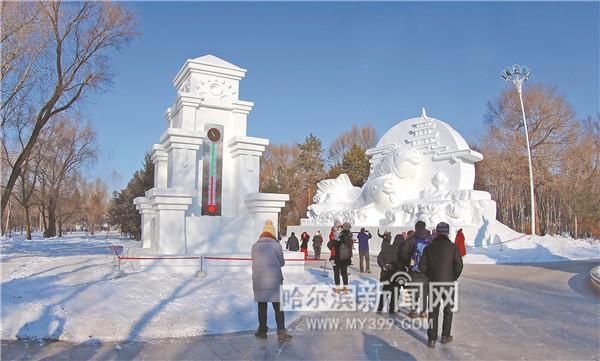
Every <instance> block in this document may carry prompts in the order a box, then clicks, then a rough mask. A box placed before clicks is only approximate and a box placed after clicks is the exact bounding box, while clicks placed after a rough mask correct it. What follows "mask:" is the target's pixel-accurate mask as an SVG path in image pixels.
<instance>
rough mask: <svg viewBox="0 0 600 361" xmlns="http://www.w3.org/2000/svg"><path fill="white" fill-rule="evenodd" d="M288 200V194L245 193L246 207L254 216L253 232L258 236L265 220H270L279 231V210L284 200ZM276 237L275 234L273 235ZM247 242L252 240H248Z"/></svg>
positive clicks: (283, 204) (283, 205)
mask: <svg viewBox="0 0 600 361" xmlns="http://www.w3.org/2000/svg"><path fill="white" fill-rule="evenodd" d="M289 200H290V196H289V195H288V194H276V193H250V194H247V195H246V202H245V203H246V207H248V211H249V212H250V215H251V216H252V217H253V218H254V233H253V234H255V235H256V237H258V236H259V235H260V233H261V231H262V228H263V226H264V224H265V221H266V220H268V219H269V220H271V221H272V222H273V225H274V226H275V229H276V230H277V232H279V212H281V208H283V207H285V202H286V201H289ZM274 236H275V237H277V235H276V234H275V235H274ZM248 242H253V240H252V239H251V240H249V241H248Z"/></svg>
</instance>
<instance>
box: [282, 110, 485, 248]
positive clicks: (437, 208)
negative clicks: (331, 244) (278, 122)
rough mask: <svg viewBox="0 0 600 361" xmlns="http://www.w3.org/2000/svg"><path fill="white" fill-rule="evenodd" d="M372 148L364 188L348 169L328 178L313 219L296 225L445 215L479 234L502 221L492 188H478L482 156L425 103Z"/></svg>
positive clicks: (434, 219) (370, 223)
mask: <svg viewBox="0 0 600 361" xmlns="http://www.w3.org/2000/svg"><path fill="white" fill-rule="evenodd" d="M367 155H369V156H370V157H371V160H370V162H371V170H370V174H369V178H368V179H367V181H366V183H365V184H364V186H363V187H362V188H358V187H354V186H352V184H351V183H350V180H349V178H348V176H347V175H345V174H342V175H340V176H339V177H337V178H336V179H328V180H324V181H322V182H320V183H319V184H318V186H317V193H316V195H315V197H314V199H313V201H314V202H315V203H314V204H313V205H311V206H309V207H308V212H307V218H306V219H302V220H301V225H300V226H297V227H296V226H294V227H288V228H290V230H293V231H298V232H300V231H302V230H304V229H307V227H309V228H311V227H312V228H314V227H317V228H319V229H320V228H323V227H325V226H327V227H330V226H331V225H332V224H333V222H334V220H341V221H344V222H346V221H347V222H350V223H351V224H353V225H355V226H356V227H355V229H356V228H358V227H360V226H366V227H371V228H372V227H382V228H390V227H391V228H400V229H401V228H404V229H409V228H412V227H413V226H414V224H415V222H416V221H418V220H423V221H425V223H426V224H427V225H428V226H430V227H434V226H435V224H437V223H439V222H442V221H444V222H447V223H449V224H450V225H451V228H452V229H453V231H456V230H457V229H458V228H468V229H469V230H470V232H471V233H477V230H478V227H479V226H480V225H481V224H483V223H484V220H488V221H489V220H493V221H495V219H496V202H494V201H493V200H492V199H491V196H490V194H489V193H487V192H482V191H476V190H473V183H474V181H475V166H474V163H475V162H478V161H480V160H482V159H483V157H482V155H481V154H480V153H478V152H476V151H473V150H471V149H470V148H469V146H468V144H467V142H466V141H465V140H464V139H463V137H462V136H461V135H460V134H458V133H457V132H456V131H455V130H454V129H452V127H450V126H449V125H448V124H446V123H444V122H442V121H441V120H438V119H435V118H431V117H428V116H427V114H426V113H425V109H423V111H422V114H421V116H420V117H417V118H411V119H407V120H405V121H402V122H400V123H398V124H396V125H395V126H394V127H392V128H391V129H390V130H388V131H387V133H385V134H384V135H383V137H382V138H381V139H380V140H379V143H378V144H377V146H376V147H375V148H372V149H369V150H368V151H367ZM472 238H475V235H473V237H472ZM488 238H489V237H488ZM469 241H470V243H473V242H474V240H473V239H470V240H469Z"/></svg>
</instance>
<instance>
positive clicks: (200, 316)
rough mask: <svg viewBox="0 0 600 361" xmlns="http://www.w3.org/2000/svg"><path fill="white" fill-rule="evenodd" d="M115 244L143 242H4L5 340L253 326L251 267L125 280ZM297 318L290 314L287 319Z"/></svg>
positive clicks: (520, 257)
mask: <svg viewBox="0 0 600 361" xmlns="http://www.w3.org/2000/svg"><path fill="white" fill-rule="evenodd" d="M110 244H113V245H114V244H120V245H123V246H126V247H137V246H138V245H139V243H138V242H135V241H130V240H124V239H119V238H118V237H117V236H116V235H113V236H110V237H106V235H104V234H102V235H97V236H95V237H92V236H90V237H87V236H85V235H83V234H75V235H68V236H65V237H62V238H53V239H42V238H40V237H37V238H36V239H34V240H31V241H27V240H24V239H23V238H22V237H15V238H10V239H2V240H1V242H0V250H1V257H0V262H1V270H2V274H1V282H2V286H1V290H2V295H1V301H2V304H1V320H2V331H1V338H2V339H14V338H16V337H18V338H48V339H60V340H66V341H76V342H82V341H88V340H102V341H111V340H136V339H137V340H139V339H144V340H147V339H153V338H165V337H187V336H197V335H202V334H209V333H223V332H234V331H246V330H252V329H255V328H256V325H257V320H256V304H255V303H254V302H253V295H252V283H251V275H250V272H249V271H248V272H210V270H209V272H208V276H207V277H206V278H198V277H194V276H190V275H177V274H160V273H155V272H139V271H135V269H131V268H126V270H127V272H126V274H125V276H124V277H121V278H115V272H114V268H113V256H112V254H111V251H110V250H109V249H108V246H109V245H110ZM467 252H468V255H467V256H466V258H465V263H516V262H552V261H562V260H580V259H600V243H599V242H598V241H592V240H573V239H569V238H562V237H550V236H546V237H534V238H533V240H531V239H529V238H528V237H523V238H520V239H517V240H514V241H509V242H507V243H504V244H503V245H502V247H500V246H499V245H491V246H488V247H486V248H483V247H478V248H468V249H467ZM372 276H375V275H374V274H372ZM285 277H286V282H287V283H294V284H314V283H323V282H325V283H331V282H332V280H331V272H329V277H328V278H325V277H323V275H322V272H321V271H319V270H317V269H310V270H308V271H306V272H301V273H290V274H286V276H285ZM352 278H354V280H353V282H354V281H356V279H355V277H352ZM269 312H270V313H269V323H270V327H274V324H273V315H272V313H271V312H272V311H271V309H269ZM298 316H299V315H298V314H297V313H291V312H286V323H287V324H288V325H289V324H290V323H291V322H293V321H294V320H295V319H297V318H298Z"/></svg>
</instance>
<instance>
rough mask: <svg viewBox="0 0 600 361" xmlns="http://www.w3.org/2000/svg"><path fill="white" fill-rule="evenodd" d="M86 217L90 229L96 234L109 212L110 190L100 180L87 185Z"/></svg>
mask: <svg viewBox="0 0 600 361" xmlns="http://www.w3.org/2000/svg"><path fill="white" fill-rule="evenodd" d="M84 190H85V193H84V195H83V196H84V199H85V216H86V221H87V224H88V229H89V231H90V233H91V234H94V233H95V232H96V231H97V230H99V229H100V227H101V226H102V224H103V222H104V220H105V216H106V215H107V212H108V201H109V199H108V190H107V187H106V184H105V183H104V182H103V181H102V179H100V178H96V179H94V181H92V182H86V183H85V188H84Z"/></svg>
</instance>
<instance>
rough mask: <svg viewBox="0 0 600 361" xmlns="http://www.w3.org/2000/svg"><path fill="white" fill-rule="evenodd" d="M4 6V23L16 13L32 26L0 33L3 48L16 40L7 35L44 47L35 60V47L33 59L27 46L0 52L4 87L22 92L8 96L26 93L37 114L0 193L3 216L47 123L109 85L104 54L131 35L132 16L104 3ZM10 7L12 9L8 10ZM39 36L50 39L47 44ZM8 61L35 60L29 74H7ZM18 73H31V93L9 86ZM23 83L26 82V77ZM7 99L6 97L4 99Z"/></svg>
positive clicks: (46, 3) (9, 67) (132, 33)
mask: <svg viewBox="0 0 600 361" xmlns="http://www.w3.org/2000/svg"><path fill="white" fill-rule="evenodd" d="M5 3H6V2H3V6H5V7H8V8H9V9H10V11H8V12H7V13H4V12H3V13H2V23H3V24H4V23H5V21H7V19H8V17H9V16H10V14H21V15H20V18H22V19H26V20H27V21H28V22H29V23H31V24H34V25H32V26H31V27H32V31H31V32H25V31H23V32H19V31H13V32H7V33H2V35H3V36H2V39H3V44H2V46H3V47H4V43H5V42H6V44H10V43H11V41H12V40H11V39H16V38H15V36H14V35H11V34H13V33H14V34H19V35H20V36H21V35H22V36H23V37H24V38H25V40H22V41H25V42H26V43H29V42H31V43H34V44H40V43H41V44H43V50H41V55H40V56H37V54H38V51H39V49H37V48H35V47H34V48H35V49H34V50H32V52H33V53H32V54H29V53H28V51H29V50H31V49H29V47H27V46H26V47H24V48H23V49H21V48H18V47H13V48H14V49H16V50H15V52H16V53H19V52H20V53H22V54H16V55H12V56H11V57H6V60H4V59H5V58H4V57H5V52H4V51H3V52H2V57H3V60H2V66H3V67H4V66H5V64H6V70H5V69H4V68H3V70H2V71H3V73H2V75H3V77H2V85H3V87H4V83H5V82H6V83H9V82H10V84H13V85H12V86H11V88H13V89H21V90H19V91H16V90H13V91H12V93H18V94H22V93H23V92H25V91H27V93H26V94H27V95H26V97H25V99H26V103H27V104H28V105H29V106H31V107H32V108H33V109H35V114H36V116H35V117H34V119H33V121H32V126H31V132H30V134H29V137H28V140H27V142H26V143H25V147H24V148H23V150H22V151H21V152H20V154H19V155H18V156H17V157H16V159H15V161H14V163H13V167H12V170H11V173H10V176H9V178H8V181H7V184H6V186H5V188H4V190H3V192H2V201H1V207H2V213H4V209H5V208H6V205H7V202H8V199H9V196H10V194H11V192H12V189H13V187H14V185H15V183H16V181H17V179H18V177H19V174H21V171H22V169H21V168H22V167H23V165H24V163H25V161H26V160H27V158H28V157H29V155H30V153H31V152H32V149H33V147H34V145H35V143H36V142H37V140H38V138H39V137H40V134H41V132H42V130H43V129H44V128H45V127H46V125H47V123H48V121H49V120H50V119H51V118H52V117H54V116H56V115H58V114H60V113H63V112H65V111H67V110H68V109H70V108H71V107H72V106H73V105H74V104H75V103H76V102H78V101H79V100H80V99H81V98H82V97H83V96H84V95H85V94H87V93H89V91H91V90H94V89H99V88H101V87H102V86H103V85H105V84H107V83H108V82H109V80H110V78H109V71H108V70H109V68H108V63H107V57H106V54H107V52H108V51H110V50H111V49H118V48H120V47H121V46H122V45H123V44H125V43H126V42H128V41H129V40H130V39H131V38H132V37H133V36H134V35H135V32H134V19H133V16H132V14H131V13H130V12H129V11H128V10H127V9H126V8H125V7H124V6H123V5H121V4H115V3H110V2H106V1H103V2H73V3H67V4H63V3H62V2H60V1H39V2H36V3H33V4H30V3H26V2H14V3H11V4H10V5H8V4H5ZM13 6H14V7H15V8H12V7H13ZM7 22H8V21H7ZM16 28H18V26H16ZM43 34H49V36H48V39H47V40H46V38H45V37H44V35H43ZM30 39H41V40H40V41H34V40H31V41H30ZM12 58H14V59H34V60H32V61H31V63H32V65H31V66H30V67H29V70H28V71H13V72H10V71H9V70H8V69H11V65H10V64H13V63H15V61H13V60H11V59H12ZM17 63H19V62H18V61H17ZM25 68H26V69H27V68H28V67H27V66H26V67H25ZM5 74H7V75H6V76H5ZM11 74H13V75H11ZM18 74H21V76H19V75H18ZM23 74H35V78H34V81H33V80H32V81H31V82H28V81H25V82H24V84H32V87H33V89H28V87H27V86H25V85H23V86H21V87H20V88H19V86H18V84H19V81H18V80H16V81H15V80H12V81H9V80H10V79H19V78H22V77H23ZM25 78H27V79H30V76H29V75H27V76H25ZM14 84H17V85H14ZM2 96H3V98H4V96H5V94H4V93H2ZM9 96H10V94H9V93H7V97H9ZM15 97H16V96H15ZM4 100H5V99H3V101H4ZM4 121H5V120H4V118H3V122H4ZM6 121H9V120H6Z"/></svg>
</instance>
